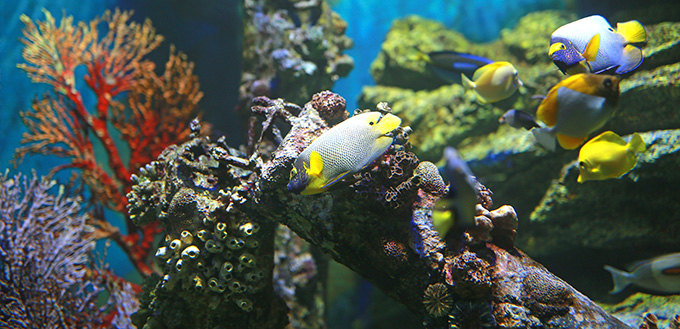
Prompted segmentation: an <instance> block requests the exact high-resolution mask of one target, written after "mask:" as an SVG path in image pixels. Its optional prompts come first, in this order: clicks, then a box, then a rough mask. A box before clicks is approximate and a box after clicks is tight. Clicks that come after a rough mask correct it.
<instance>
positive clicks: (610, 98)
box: [531, 73, 621, 150]
mask: <svg viewBox="0 0 680 329" xmlns="http://www.w3.org/2000/svg"><path fill="white" fill-rule="evenodd" d="M619 81H621V78H620V77H618V76H613V75H603V74H598V75H595V74H589V73H581V74H576V75H572V76H570V77H568V78H566V79H564V80H562V81H561V82H560V83H558V84H556V85H555V86H554V87H552V88H551V89H550V91H549V92H548V95H547V96H546V97H545V98H544V99H543V101H542V102H541V104H539V105H538V110H536V117H537V118H538V119H539V120H540V121H542V122H543V123H545V124H546V125H547V126H548V127H549V128H534V129H532V130H531V132H532V133H533V134H534V136H535V137H536V141H538V142H539V143H540V144H541V145H543V146H544V147H545V148H547V149H549V150H554V149H555V138H557V141H558V142H559V144H560V146H562V148H564V149H567V150H573V149H575V148H577V147H579V146H580V145H581V144H583V142H585V141H586V140H587V139H588V135H590V134H592V133H593V132H595V131H596V130H598V129H600V128H602V126H604V124H605V123H606V122H607V121H608V120H609V119H610V118H611V117H612V115H614V111H615V110H616V106H617V105H618V102H619V93H620V91H619Z"/></svg>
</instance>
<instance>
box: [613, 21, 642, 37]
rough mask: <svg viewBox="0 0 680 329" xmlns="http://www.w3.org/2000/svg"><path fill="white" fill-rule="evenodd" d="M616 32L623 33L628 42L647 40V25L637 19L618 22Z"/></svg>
mask: <svg viewBox="0 0 680 329" xmlns="http://www.w3.org/2000/svg"><path fill="white" fill-rule="evenodd" d="M616 32H617V33H619V34H621V35H622V36H623V38H624V39H626V42H628V43H638V42H645V40H647V32H646V31H645V27H644V26H642V24H641V23H640V22H638V21H636V20H632V21H627V22H622V23H616Z"/></svg>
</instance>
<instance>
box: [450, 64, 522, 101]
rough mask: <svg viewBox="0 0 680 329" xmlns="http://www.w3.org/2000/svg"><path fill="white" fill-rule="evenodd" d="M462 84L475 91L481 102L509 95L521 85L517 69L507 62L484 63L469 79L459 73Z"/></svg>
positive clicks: (500, 98) (496, 99) (504, 97)
mask: <svg viewBox="0 0 680 329" xmlns="http://www.w3.org/2000/svg"><path fill="white" fill-rule="evenodd" d="M461 79H462V81H463V86H464V87H465V88H468V89H472V90H474V91H475V92H476V93H477V100H478V101H479V102H480V103H482V104H486V103H493V102H498V101H500V100H503V99H506V98H508V97H510V96H511V95H512V94H513V93H514V92H515V90H517V88H519V87H520V86H522V81H521V80H520V79H519V77H518V73H517V69H515V67H514V66H512V64H510V63H509V62H494V63H491V64H487V65H484V66H482V67H480V68H478V69H477V70H476V71H475V74H474V75H473V76H472V80H470V79H469V78H468V77H467V76H465V74H461Z"/></svg>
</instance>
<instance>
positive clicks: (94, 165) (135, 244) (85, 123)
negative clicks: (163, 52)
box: [15, 10, 202, 275]
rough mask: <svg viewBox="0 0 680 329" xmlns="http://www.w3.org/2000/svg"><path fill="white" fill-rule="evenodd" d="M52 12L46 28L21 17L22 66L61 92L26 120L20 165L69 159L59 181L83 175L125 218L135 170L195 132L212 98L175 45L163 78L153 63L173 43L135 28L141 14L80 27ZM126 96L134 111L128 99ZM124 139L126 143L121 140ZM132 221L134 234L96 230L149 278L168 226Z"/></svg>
mask: <svg viewBox="0 0 680 329" xmlns="http://www.w3.org/2000/svg"><path fill="white" fill-rule="evenodd" d="M44 14H45V20H44V21H37V22H34V21H33V20H31V19H30V18H29V17H28V16H26V15H22V16H21V20H22V22H23V23H24V24H25V25H26V26H25V28H24V30H23V33H24V39H22V40H21V41H22V43H23V44H24V49H23V56H24V59H25V60H26V63H24V64H19V65H18V67H19V68H21V69H23V70H24V71H26V73H27V74H28V76H29V77H30V78H31V79H32V80H33V81H34V82H38V83H47V84H50V85H51V86H52V87H53V88H54V92H53V93H46V94H45V95H44V96H42V97H40V98H37V99H36V100H35V101H34V102H33V105H32V108H31V109H30V110H27V111H24V112H22V113H21V117H22V120H23V122H24V124H25V125H26V126H27V128H28V132H27V133H26V134H24V138H23V140H22V144H23V146H22V147H20V148H18V149H17V151H16V154H15V157H16V160H17V161H21V159H22V158H23V157H24V156H26V155H27V154H46V155H56V156H58V157H63V158H66V159H67V161H68V162H67V163H65V164H63V165H60V166H57V167H55V168H54V169H53V170H52V172H51V173H52V174H54V173H56V172H58V171H61V170H64V169H77V170H79V172H80V177H81V178H82V181H83V182H84V183H85V184H86V185H87V186H88V188H89V191H90V192H91V195H92V200H93V201H94V202H95V203H96V204H99V205H103V206H105V207H108V208H110V209H113V210H114V211H117V212H120V213H123V214H125V212H126V208H125V207H126V205H127V200H126V198H125V194H126V193H127V192H129V190H130V187H131V186H132V183H131V181H130V176H131V173H133V172H136V171H137V170H138V169H139V168H140V167H141V166H143V165H144V164H146V163H148V162H150V161H151V160H153V159H155V158H156V157H157V156H158V155H159V154H160V152H161V151H162V150H163V149H164V148H165V147H166V146H168V145H170V144H172V143H176V142H177V141H181V140H184V139H185V138H186V137H188V135H189V129H188V123H189V121H190V118H193V117H195V116H196V114H197V103H198V101H199V100H200V99H201V97H202V93H201V92H200V91H199V84H198V79H197V77H196V76H195V75H194V74H193V64H192V63H190V62H188V61H187V58H186V56H185V55H184V54H181V53H176V52H175V50H174V48H171V51H170V58H169V60H168V62H167V64H166V67H165V71H164V72H163V74H162V75H160V76H159V75H157V74H156V73H155V64H154V63H152V62H151V61H150V60H147V59H145V56H146V55H147V54H148V53H149V52H150V51H152V50H154V49H155V48H157V47H158V45H159V44H160V43H161V41H162V40H163V37H162V36H160V35H158V34H156V32H155V30H154V28H153V26H152V25H151V21H149V20H146V21H145V22H144V23H142V24H140V23H136V22H134V21H130V17H131V16H132V12H128V11H122V12H121V11H119V10H115V11H114V12H110V11H106V12H105V13H104V14H103V15H102V16H101V17H97V18H95V19H93V20H91V21H90V22H88V23H85V22H79V23H77V24H75V23H74V22H73V17H72V16H66V15H64V17H63V18H62V19H61V21H60V23H59V25H57V23H56V20H55V18H54V17H53V16H52V15H51V14H50V13H49V12H48V11H47V10H44ZM82 67H84V68H85V71H86V74H85V75H84V76H83V80H84V83H81V82H79V81H77V79H78V75H77V73H76V71H78V70H79V69H80V68H82ZM83 86H87V87H88V88H89V89H90V90H89V91H91V92H92V93H93V94H94V96H95V99H96V103H95V104H94V106H93V108H91V109H88V106H89V105H90V104H88V103H87V102H86V101H85V100H84V96H83V95H84V93H86V92H87V91H88V90H84V89H85V88H83ZM124 95H126V96H127V100H128V105H129V106H125V105H124V103H123V102H122V100H121V98H123V96H124ZM112 128H115V130H114V129H112ZM114 136H119V138H120V139H122V140H123V141H124V143H116V142H114ZM115 138H118V137H115ZM96 144H101V146H103V150H104V152H105V154H106V157H107V159H108V163H102V162H101V161H100V160H98V159H96V158H95V145H96ZM126 147H127V148H128V149H125V148H126ZM127 151H129V152H130V155H129V160H128V161H127V163H125V162H124V156H123V154H127ZM107 166H108V167H110V169H111V170H110V171H109V170H107ZM102 216H103V215H102ZM127 224H128V225H127V229H128V233H127V234H122V233H121V232H120V231H119V230H118V229H117V228H116V227H114V226H112V225H110V223H109V222H107V221H106V220H105V219H103V218H98V223H97V225H96V229H97V231H98V235H99V236H104V237H109V238H111V239H112V240H114V241H115V242H116V243H117V244H118V245H120V247H121V248H122V249H123V250H124V251H125V252H126V253H127V254H128V256H129V257H130V259H131V261H132V263H133V264H134V265H135V266H136V267H137V269H138V270H139V271H140V272H141V273H142V274H143V275H149V274H151V272H152V269H151V268H150V267H149V266H148V265H147V256H148V254H149V250H150V249H151V247H152V246H151V245H152V242H153V239H154V236H155V235H156V234H157V233H158V232H159V225H158V224H157V223H148V224H146V225H144V226H141V227H135V226H134V225H133V224H132V222H131V221H129V220H128V221H127Z"/></svg>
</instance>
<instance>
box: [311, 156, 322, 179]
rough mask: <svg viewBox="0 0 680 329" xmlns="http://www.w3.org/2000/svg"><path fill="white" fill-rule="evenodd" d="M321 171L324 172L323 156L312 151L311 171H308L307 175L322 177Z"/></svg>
mask: <svg viewBox="0 0 680 329" xmlns="http://www.w3.org/2000/svg"><path fill="white" fill-rule="evenodd" d="M321 171H323V159H322V158H321V154H319V152H317V151H312V153H311V154H310V155H309V169H307V173H308V175H309V176H310V177H320V176H321Z"/></svg>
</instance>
